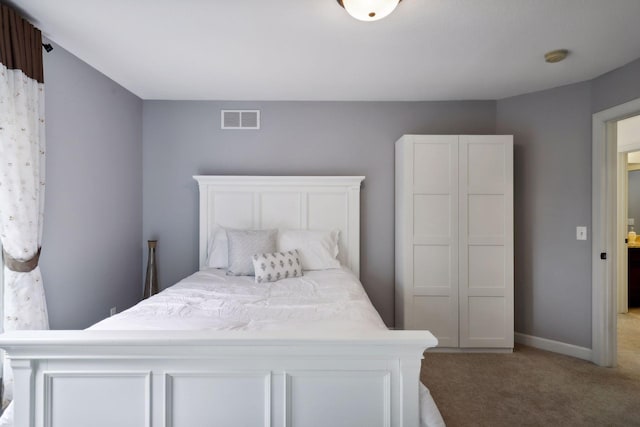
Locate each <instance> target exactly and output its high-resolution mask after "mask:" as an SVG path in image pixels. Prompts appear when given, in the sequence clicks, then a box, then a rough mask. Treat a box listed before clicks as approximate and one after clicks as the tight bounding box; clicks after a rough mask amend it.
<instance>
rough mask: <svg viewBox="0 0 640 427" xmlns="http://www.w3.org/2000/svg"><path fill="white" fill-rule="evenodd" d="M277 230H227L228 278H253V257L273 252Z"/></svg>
mask: <svg viewBox="0 0 640 427" xmlns="http://www.w3.org/2000/svg"><path fill="white" fill-rule="evenodd" d="M277 238H278V230H227V239H228V240H229V268H227V275H229V276H253V275H254V270H253V256H254V255H255V254H263V253H268V252H275V251H276V245H277Z"/></svg>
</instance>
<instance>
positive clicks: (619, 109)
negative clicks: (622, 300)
mask: <svg viewBox="0 0 640 427" xmlns="http://www.w3.org/2000/svg"><path fill="white" fill-rule="evenodd" d="M638 114H640V99H636V100H633V101H630V102H627V103H625V104H621V105H618V106H616V107H613V108H610V109H607V110H604V111H601V112H599V113H596V114H594V115H593V134H592V138H593V145H592V147H593V152H592V230H593V232H592V236H593V240H592V361H593V362H594V363H596V364H598V365H601V366H615V365H616V361H617V344H618V343H617V341H618V340H617V338H618V336H617V335H618V334H617V323H618V322H617V315H618V301H617V300H618V299H617V294H618V292H617V288H618V276H619V275H620V273H619V266H618V262H619V261H620V258H619V257H620V255H621V251H622V250H623V249H622V248H621V247H619V245H618V243H619V239H618V236H619V234H620V233H621V232H622V233H624V231H623V230H624V228H622V229H621V222H620V220H619V217H620V215H619V213H620V211H621V207H620V206H619V197H618V193H617V187H618V180H619V173H618V172H619V168H618V162H619V161H620V156H621V155H620V154H619V153H618V147H617V140H618V138H617V131H618V129H617V123H618V122H619V121H620V120H623V119H626V118H629V117H631V116H635V115H638ZM633 145H634V146H628V147H625V149H624V150H623V151H635V150H640V140H638V141H637V142H634V143H633ZM636 145H637V146H636ZM625 216H626V215H625ZM625 228H626V223H625Z"/></svg>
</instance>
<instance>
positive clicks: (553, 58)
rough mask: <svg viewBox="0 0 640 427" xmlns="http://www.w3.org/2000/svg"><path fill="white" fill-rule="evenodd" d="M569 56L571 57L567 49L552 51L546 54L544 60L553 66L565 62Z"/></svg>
mask: <svg viewBox="0 0 640 427" xmlns="http://www.w3.org/2000/svg"><path fill="white" fill-rule="evenodd" d="M567 55H569V51H568V50H567V49H558V50H552V51H551V52H547V53H545V54H544V60H545V61H547V62H548V63H550V64H553V63H556V62H560V61H562V60H564V59H565V58H566V57H567Z"/></svg>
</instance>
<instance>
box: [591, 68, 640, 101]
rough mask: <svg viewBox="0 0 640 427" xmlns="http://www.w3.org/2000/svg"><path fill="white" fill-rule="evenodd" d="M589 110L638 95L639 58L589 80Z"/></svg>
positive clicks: (639, 92) (631, 98)
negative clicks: (590, 87) (590, 86)
mask: <svg viewBox="0 0 640 427" xmlns="http://www.w3.org/2000/svg"><path fill="white" fill-rule="evenodd" d="M591 83H592V89H591V90H592V93H591V112H593V113H596V112H598V111H602V110H606V109H607V108H611V107H615V106H616V105H620V104H624V103H625V102H628V101H631V100H633V99H636V98H639V97H640V58H639V59H637V60H635V61H633V62H631V63H629V64H627V65H625V66H624V67H620V68H618V69H615V70H613V71H610V72H608V73H606V74H603V75H602V76H600V77H597V78H595V79H593V80H591Z"/></svg>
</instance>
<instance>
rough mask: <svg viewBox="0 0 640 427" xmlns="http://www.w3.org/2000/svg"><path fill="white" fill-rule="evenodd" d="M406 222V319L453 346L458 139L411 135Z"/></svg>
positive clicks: (455, 338)
mask: <svg viewBox="0 0 640 427" xmlns="http://www.w3.org/2000/svg"><path fill="white" fill-rule="evenodd" d="M413 141H414V142H413V144H412V145H413V158H412V161H413V165H412V170H413V176H412V180H411V181H412V182H411V197H410V198H409V199H410V203H411V205H412V206H411V208H410V212H411V215H412V218H410V221H411V222H410V223H411V224H412V228H413V235H412V236H411V249H412V250H411V257H412V259H411V263H412V268H411V272H410V273H411V274H412V276H413V280H412V283H413V289H412V294H413V298H412V301H411V304H412V306H411V312H412V316H411V317H412V319H411V323H410V324H409V325H408V326H409V329H428V330H429V331H431V333H433V334H434V335H435V336H436V337H437V338H438V342H439V344H438V345H439V346H440V347H457V346H458V267H457V265H458V224H457V218H458V136H450V135H444V136H414V137H413Z"/></svg>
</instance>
